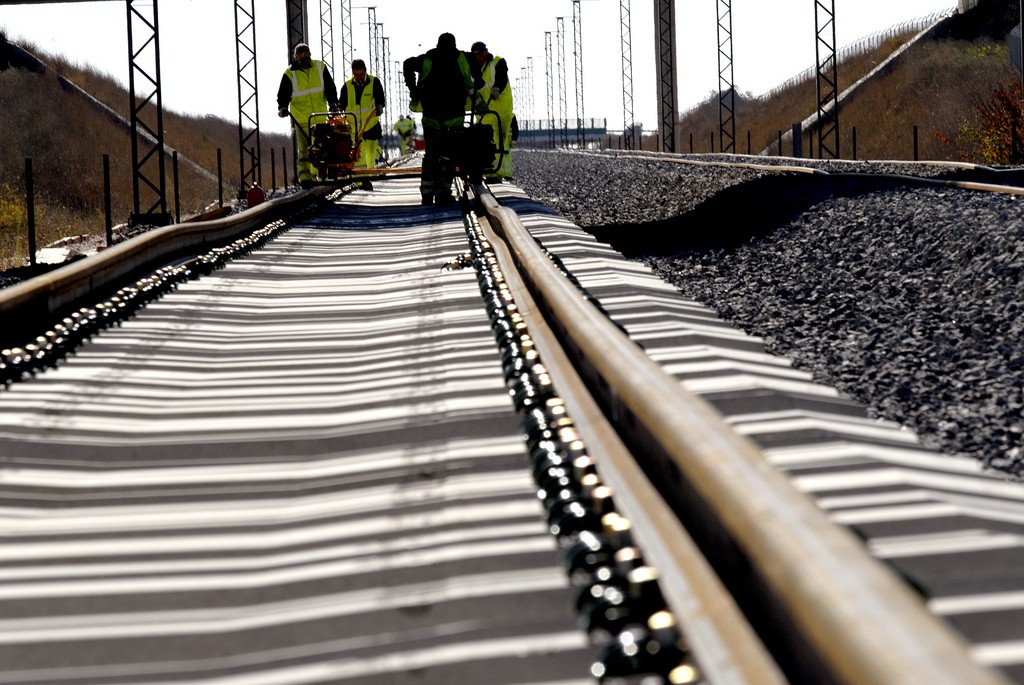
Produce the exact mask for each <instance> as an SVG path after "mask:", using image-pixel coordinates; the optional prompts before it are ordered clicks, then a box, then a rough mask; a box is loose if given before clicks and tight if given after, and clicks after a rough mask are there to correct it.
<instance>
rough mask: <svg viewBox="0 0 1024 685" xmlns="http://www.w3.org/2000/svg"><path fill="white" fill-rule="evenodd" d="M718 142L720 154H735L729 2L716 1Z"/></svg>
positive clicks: (734, 94) (734, 112)
mask: <svg viewBox="0 0 1024 685" xmlns="http://www.w3.org/2000/svg"><path fill="white" fill-rule="evenodd" d="M718 140H719V145H718V147H719V150H720V151H721V152H736V89H735V86H734V78H733V65H732V1H731V0H718Z"/></svg>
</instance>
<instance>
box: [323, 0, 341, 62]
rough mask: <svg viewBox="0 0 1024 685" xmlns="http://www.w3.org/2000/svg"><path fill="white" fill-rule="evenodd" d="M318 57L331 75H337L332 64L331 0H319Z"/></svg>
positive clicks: (332, 11) (332, 18)
mask: <svg viewBox="0 0 1024 685" xmlns="http://www.w3.org/2000/svg"><path fill="white" fill-rule="evenodd" d="M320 59H321V60H323V63H324V64H326V65H327V68H328V69H329V70H330V72H331V76H337V74H338V70H337V69H336V68H335V65H334V9H333V2H332V0H320Z"/></svg>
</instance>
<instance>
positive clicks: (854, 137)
mask: <svg viewBox="0 0 1024 685" xmlns="http://www.w3.org/2000/svg"><path fill="white" fill-rule="evenodd" d="M853 158H854V159H857V127H856V126H854V127H853Z"/></svg>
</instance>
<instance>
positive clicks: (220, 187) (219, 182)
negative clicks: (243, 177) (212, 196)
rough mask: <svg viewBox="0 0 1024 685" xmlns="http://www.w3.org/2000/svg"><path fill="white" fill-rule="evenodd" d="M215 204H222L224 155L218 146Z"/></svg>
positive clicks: (221, 205)
mask: <svg viewBox="0 0 1024 685" xmlns="http://www.w3.org/2000/svg"><path fill="white" fill-rule="evenodd" d="M217 204H218V206H220V207H223V206H224V156H223V153H222V152H221V149H220V148H217Z"/></svg>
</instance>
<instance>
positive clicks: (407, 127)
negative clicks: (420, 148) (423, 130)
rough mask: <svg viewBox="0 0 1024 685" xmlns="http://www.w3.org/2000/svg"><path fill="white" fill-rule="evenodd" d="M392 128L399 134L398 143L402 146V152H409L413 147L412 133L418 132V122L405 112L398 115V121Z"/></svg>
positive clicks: (405, 153) (404, 153)
mask: <svg viewBox="0 0 1024 685" xmlns="http://www.w3.org/2000/svg"><path fill="white" fill-rule="evenodd" d="M391 128H392V130H394V132H395V133H397V134H398V144H399V146H400V147H401V150H402V154H403V155H407V154H409V151H410V150H411V149H412V135H413V134H414V133H415V132H416V122H415V121H413V119H412V117H411V116H407V115H405V114H403V115H402V116H400V117H398V121H396V122H395V125H394V126H392V127H391Z"/></svg>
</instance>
